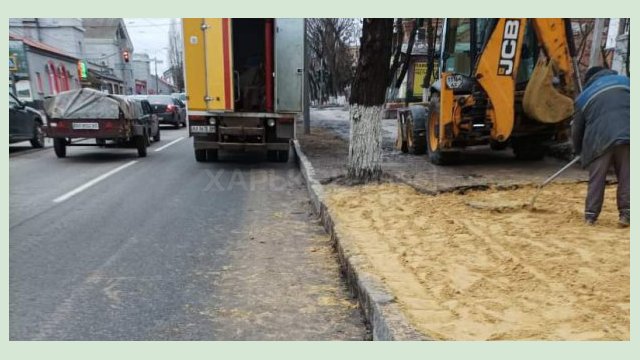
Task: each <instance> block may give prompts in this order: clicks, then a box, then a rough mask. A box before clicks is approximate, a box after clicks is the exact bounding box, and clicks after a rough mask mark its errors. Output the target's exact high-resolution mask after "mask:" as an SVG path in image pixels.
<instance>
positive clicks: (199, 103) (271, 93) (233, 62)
mask: <svg viewBox="0 0 640 360" xmlns="http://www.w3.org/2000/svg"><path fill="white" fill-rule="evenodd" d="M182 24H183V33H184V49H185V83H186V93H187V100H188V105H187V106H188V109H187V113H188V118H189V123H190V126H189V133H190V135H192V136H193V137H194V148H195V154H196V159H197V160H199V161H202V160H206V159H209V160H216V159H217V150H218V149H232V150H247V149H251V148H254V149H264V150H267V151H269V152H270V155H271V156H272V157H276V158H278V159H280V160H285V158H286V156H285V155H284V153H283V152H285V151H286V152H287V154H288V150H289V142H290V140H291V139H292V138H293V137H294V129H295V126H294V120H295V116H296V115H297V114H299V113H300V112H301V111H302V92H303V78H304V76H303V75H304V20H303V19H221V18H192V19H183V20H182Z"/></svg>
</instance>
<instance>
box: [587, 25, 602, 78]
mask: <svg viewBox="0 0 640 360" xmlns="http://www.w3.org/2000/svg"><path fill="white" fill-rule="evenodd" d="M603 30H604V18H597V19H596V20H595V23H594V25H593V33H592V34H593V36H592V37H591V53H589V67H592V66H601V65H602V61H601V59H602V53H601V49H600V45H601V44H602V31H603Z"/></svg>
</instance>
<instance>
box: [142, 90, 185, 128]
mask: <svg viewBox="0 0 640 360" xmlns="http://www.w3.org/2000/svg"><path fill="white" fill-rule="evenodd" d="M148 100H149V103H150V104H151V107H152V108H153V112H154V113H155V114H157V115H158V119H159V120H160V124H171V125H173V126H174V127H176V128H179V127H180V125H182V126H186V125H187V111H186V107H185V105H184V103H183V102H182V101H180V100H179V99H176V98H174V97H172V96H170V95H149V97H148Z"/></svg>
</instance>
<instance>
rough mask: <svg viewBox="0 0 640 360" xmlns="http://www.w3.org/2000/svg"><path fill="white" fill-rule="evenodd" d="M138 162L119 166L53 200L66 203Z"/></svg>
mask: <svg viewBox="0 0 640 360" xmlns="http://www.w3.org/2000/svg"><path fill="white" fill-rule="evenodd" d="M137 162H138V160H131V161H129V162H128V163H126V164H124V165H121V166H118V167H117V168H115V169H113V170H111V171H109V172H107V173H104V174H102V175H100V176H98V177H97V178H95V179H93V180H90V181H88V182H86V183H85V184H84V185H81V186H79V187H77V188H75V189H73V190H71V191H69V192H68V193H66V194H64V195H62V196H59V197H57V198H55V199H54V200H53V202H54V203H61V202H63V201H65V200H67V199H69V198H70V197H72V196H74V195H76V194H78V193H80V192H82V191H84V190H86V189H88V188H90V187H92V186H93V185H95V184H97V183H99V182H100V181H102V180H104V179H106V178H108V177H109V176H111V175H113V174H115V173H117V172H119V171H122V170H124V169H126V168H128V167H129V166H131V165H133V164H135V163H137Z"/></svg>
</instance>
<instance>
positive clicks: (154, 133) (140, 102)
mask: <svg viewBox="0 0 640 360" xmlns="http://www.w3.org/2000/svg"><path fill="white" fill-rule="evenodd" d="M127 98H129V100H132V101H133V102H134V103H135V104H136V113H137V114H138V119H139V120H140V122H142V123H144V124H147V133H148V134H151V137H153V141H156V142H157V141H160V120H159V119H158V115H157V114H154V113H153V108H152V107H151V104H150V103H149V100H147V98H146V97H145V96H140V95H133V96H127Z"/></svg>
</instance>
